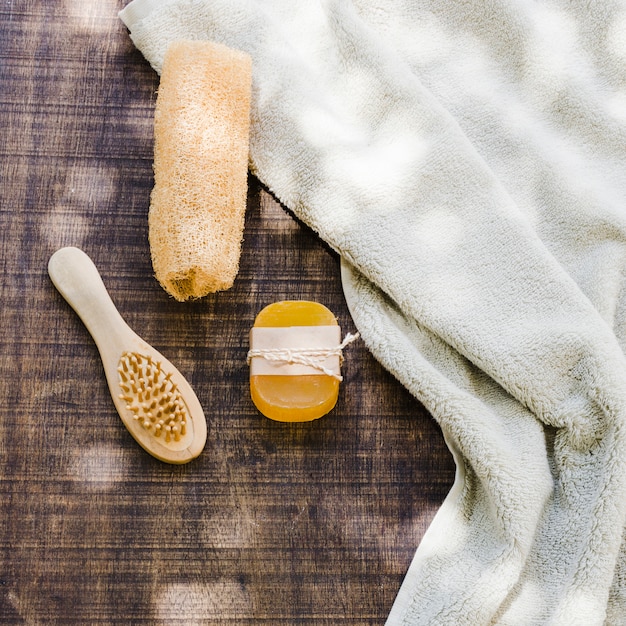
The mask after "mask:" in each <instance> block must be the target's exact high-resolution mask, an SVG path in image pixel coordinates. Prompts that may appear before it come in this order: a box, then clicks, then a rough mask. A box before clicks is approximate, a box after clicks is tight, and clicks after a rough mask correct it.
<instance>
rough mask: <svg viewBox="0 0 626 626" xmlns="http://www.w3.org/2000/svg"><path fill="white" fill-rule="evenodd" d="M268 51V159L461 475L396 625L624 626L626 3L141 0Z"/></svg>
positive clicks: (145, 21)
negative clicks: (329, 249)
mask: <svg viewBox="0 0 626 626" xmlns="http://www.w3.org/2000/svg"><path fill="white" fill-rule="evenodd" d="M120 16H121V18H122V19H123V20H124V21H125V23H126V24H127V26H128V27H129V29H130V31H131V37H132V39H133V41H134V43H135V45H136V46H137V47H138V48H139V49H140V50H141V51H142V52H143V54H144V55H145V56H146V58H147V59H148V61H149V62H150V63H151V64H152V66H153V67H154V68H155V70H156V71H157V72H158V71H160V67H161V63H162V59H163V54H164V52H165V50H166V48H167V46H168V44H169V43H170V42H171V41H173V40H175V39H210V40H213V41H218V42H221V43H224V44H226V45H228V46H230V47H233V48H238V49H241V50H243V51H245V52H247V53H248V54H250V55H251V57H252V60H253V98H252V100H253V101H252V120H251V123H252V127H251V146H250V155H251V169H252V171H253V173H254V174H255V175H256V176H258V177H259V179H260V180H261V181H262V182H263V183H264V184H266V185H267V186H268V187H269V188H270V189H271V190H272V191H273V193H274V194H275V195H276V197H277V198H278V199H279V200H280V201H281V202H283V203H284V204H285V205H286V206H288V207H289V208H290V209H291V210H292V211H293V212H294V213H295V214H296V215H297V216H298V217H299V218H300V219H302V220H303V221H304V222H306V223H307V224H309V225H310V226H311V227H312V228H313V229H314V230H315V231H316V232H317V233H319V235H320V236H321V237H322V238H323V239H324V240H325V241H327V242H328V243H329V244H330V245H331V246H333V247H334V248H335V249H336V250H337V251H338V252H339V253H340V255H341V257H342V281H343V284H344V290H345V293H346V298H347V301H348V305H349V307H350V311H351V313H352V315H353V318H354V321H355V324H356V326H357V328H358V329H359V331H360V333H361V336H362V338H363V340H364V341H365V342H366V344H367V345H368V347H369V348H370V350H371V351H372V353H373V354H374V355H375V356H376V357H377V358H378V359H379V360H380V361H381V363H382V364H383V365H384V366H385V367H387V368H388V369H389V370H390V371H391V372H393V374H394V375H395V376H396V377H397V378H398V379H399V380H400V381H401V382H402V383H403V384H404V385H405V386H406V387H407V388H408V389H409V390H410V391H411V392H412V393H413V394H414V395H415V397H416V398H418V399H419V400H420V401H421V402H422V403H423V404H424V405H425V406H426V407H427V409H428V410H429V411H430V412H431V413H432V415H433V416H434V417H435V419H436V420H437V421H438V423H439V424H440V426H441V428H442V431H443V433H444V436H445V437H446V441H447V442H448V445H449V447H450V449H451V451H452V453H453V455H454V458H455V461H456V463H457V469H458V471H457V479H456V481H455V485H454V487H453V489H452V491H451V493H450V494H449V496H448V498H447V499H446V501H445V503H444V504H443V506H442V507H441V509H440V511H439V512H438V514H437V516H436V517H435V519H434V521H433V522H432V524H431V527H430V528H429V530H428V532H427V533H426V535H425V537H424V539H423V540H422V542H421V543H420V546H419V547H418V549H417V552H416V555H415V558H414V560H413V563H412V564H411V566H410V568H409V571H408V573H407V576H406V578H405V581H404V583H403V585H402V587H401V589H400V592H399V594H398V597H397V599H396V602H395V603H394V605H393V607H392V608H391V612H390V615H389V619H388V624H390V625H391V624H398V625H406V626H408V625H409V624H410V625H417V624H424V625H426V624H428V625H433V624H442V625H443V624H446V625H455V626H458V625H464V624H467V625H468V626H470V625H471V626H476V625H477V624H516V625H517V624H519V625H523V626H527V625H530V624H559V625H563V626H571V625H575V624H581V625H584V626H591V625H594V624H624V623H626V569H625V568H626V547H625V544H624V542H623V540H622V535H623V531H624V524H625V520H626V432H625V419H626V358H625V356H624V346H625V345H626V344H625V342H626V324H625V322H626V319H625V316H626V306H625V305H626V301H625V299H626V289H624V287H625V286H626V277H625V275H624V274H625V268H626V263H625V259H626V88H625V85H626V69H625V67H626V64H625V61H626V37H625V35H624V33H625V32H626V2H625V1H624V0H614V1H613V0H603V1H601V2H597V3H594V4H593V5H590V4H589V3H587V2H583V1H582V0H571V1H565V0H549V1H548V0H536V1H531V0H528V1H522V2H520V1H519V0H509V1H505V0H493V1H492V2H484V1H483V0H468V1H467V2H462V3H458V2H453V1H450V0H448V1H445V0H432V1H430V2H419V3H418V2H404V1H402V0H354V2H349V1H348V0H320V1H316V2H296V3H294V2H293V1H292V0H168V1H166V2H157V1H156V0H133V2H132V3H131V4H130V5H129V6H128V7H127V8H126V9H125V10H124V11H122V13H121V14H120Z"/></svg>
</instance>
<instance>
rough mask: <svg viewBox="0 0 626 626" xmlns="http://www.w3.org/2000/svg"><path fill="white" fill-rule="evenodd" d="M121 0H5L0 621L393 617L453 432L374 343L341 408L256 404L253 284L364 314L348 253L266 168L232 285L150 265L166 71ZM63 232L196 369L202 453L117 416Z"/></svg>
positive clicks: (172, 352)
mask: <svg viewBox="0 0 626 626" xmlns="http://www.w3.org/2000/svg"><path fill="white" fill-rule="evenodd" d="M123 6H124V1H123V0H97V1H96V0H81V1H78V0H77V1H72V0H66V1H61V0H52V1H50V2H41V1H35V0H8V1H7V2H3V3H2V4H0V127H1V132H0V182H1V184H0V219H1V225H0V226H1V231H0V233H1V234H0V240H1V242H2V252H1V256H0V259H1V262H2V281H1V288H2V292H1V295H2V328H1V331H0V342H1V350H0V364H1V371H0V498H1V500H0V551H1V553H0V623H2V624H29V625H30V624H43V623H57V624H62V625H69V624H81V625H88V624H167V625H169V624H185V625H188V626H189V625H192V624H236V625H245V624H276V625H285V626H286V625H288V624H333V625H336V624H382V623H383V622H384V620H385V617H386V615H387V613H388V611H389V609H390V607H391V604H392V602H393V600H394V598H395V595H396V593H397V591H398V588H399V586H400V583H401V581H402V578H403V576H404V574H405V572H406V569H407V567H408V565H409V562H410V560H411V558H412V556H413V553H414V550H415V548H416V547H417V545H418V543H419V540H420V538H421V537H422V535H423V533H424V531H425V530H426V528H427V526H428V524H429V522H430V520H431V519H432V517H433V515H434V514H435V512H436V510H437V508H438V506H439V505H440V503H441V502H442V500H443V498H444V497H445V495H446V494H447V492H448V490H449V488H450V485H451V483H452V480H453V471H454V470H453V463H452V460H451V458H450V455H449V453H448V451H447V449H446V448H445V445H444V443H443V440H442V436H441V433H440V431H439V429H438V427H437V426H436V424H435V423H434V421H433V420H432V418H431V417H430V416H429V415H428V414H427V413H426V412H425V411H424V409H423V408H422V407H421V406H420V405H419V404H418V403H417V402H416V401H415V400H414V399H412V398H411V396H409V394H408V393H407V392H406V391H405V390H404V389H403V388H402V387H401V386H400V385H399V384H398V383H397V382H396V381H395V380H394V379H392V377H391V376H390V375H389V374H387V373H386V372H385V371H384V370H383V369H382V368H381V367H380V366H379V365H378V364H377V363H376V362H375V361H374V360H373V359H372V357H371V356H370V355H369V353H368V352H367V350H366V349H365V347H364V346H363V344H362V343H357V344H353V346H351V347H350V348H348V349H347V351H346V363H345V366H344V370H343V372H344V374H345V381H344V383H343V385H342V389H341V395H340V399H339V402H338V405H337V407H336V408H335V410H334V411H333V412H332V413H331V414H330V415H328V416H326V417H324V418H322V419H321V420H318V421H316V422H312V423H308V424H301V425H286V424H280V423H275V422H271V421H270V420H267V419H265V418H263V417H262V416H261V415H259V414H258V412H257V411H256V410H255V408H254V406H253V405H252V403H251V401H250V398H249V393H248V382H247V377H248V368H247V365H246V362H245V357H246V351H247V335H248V331H249V328H250V326H251V325H252V323H253V320H254V317H255V315H256V313H257V312H258V311H259V310H260V309H261V308H262V307H263V306H265V305H266V304H269V303H271V302H274V301H276V300H280V299H301V298H302V299H311V300H317V301H319V302H322V303H323V304H325V305H326V306H328V307H329V308H331V310H333V311H334V312H335V314H336V315H337V316H338V318H339V321H340V324H341V326H342V329H343V331H344V332H351V331H354V327H353V324H352V322H351V319H350V317H349V314H348V311H347V309H346V305H345V302H344V299H343V295H342V290H341V283H340V280H339V263H338V258H337V257H336V255H335V254H333V253H332V252H331V251H330V250H329V249H328V248H327V247H326V246H325V245H324V244H323V242H321V241H320V240H319V239H318V238H317V237H316V236H315V234H314V233H312V232H311V231H310V230H308V229H307V228H306V227H304V226H303V225H301V224H299V223H298V222H297V221H296V220H294V219H293V217H292V216H291V215H290V214H289V213H287V212H286V211H285V210H284V209H283V208H281V207H280V206H279V205H278V204H277V203H276V201H275V200H274V199H273V198H272V197H271V196H270V195H269V194H268V193H267V192H266V191H265V190H264V189H263V188H262V187H261V185H260V184H259V183H258V182H257V181H256V180H255V179H254V178H251V179H250V185H249V206H248V212H247V223H246V238H245V243H244V246H243V256H242V259H241V270H240V274H239V277H238V279H237V282H236V284H235V286H234V287H233V289H231V290H230V291H228V292H223V293H220V294H217V295H215V296H210V297H207V298H205V299H203V300H201V301H199V302H195V303H191V304H180V303H176V302H174V301H173V300H172V299H170V298H168V297H167V295H166V294H165V292H164V291H163V290H162V289H161V288H160V287H159V286H158V284H157V283H156V281H155V280H154V278H153V276H152V269H151V264H150V256H149V248H148V242H147V208H148V203H149V194H150V190H151V187H152V118H153V111H154V104H155V91H156V88H157V85H158V79H157V76H156V74H155V73H154V72H153V71H152V69H151V68H150V67H149V66H148V64H147V63H146V62H145V61H144V59H143V57H142V56H141V55H140V53H139V52H137V51H136V50H135V49H134V47H133V45H132V42H131V40H130V38H129V37H128V33H127V31H126V29H125V27H124V26H123V24H122V23H121V21H120V20H119V19H118V18H117V11H118V10H120V9H121V8H122V7H123ZM64 245H76V246H78V247H81V248H83V249H84V250H85V251H86V252H87V253H88V254H89V255H90V256H91V257H92V259H93V260H94V262H95V263H96V265H97V266H98V267H99V269H100V271H101V273H102V276H103V279H104V281H105V284H106V285H107V287H108V289H109V292H110V294H111V297H112V298H113V301H114V302H115V303H116V305H117V307H118V308H119V310H120V312H121V313H122V315H123V316H124V317H125V319H126V320H127V322H128V323H129V324H130V326H131V327H132V328H134V330H135V331H137V332H138V334H139V335H141V336H142V337H143V338H144V339H146V340H147V341H148V342H149V343H151V344H153V345H154V346H155V347H156V348H157V349H159V350H160V351H161V352H162V353H163V354H165V355H166V356H167V357H168V358H169V359H170V360H171V361H172V362H174V363H175V364H176V365H177V366H178V368H179V369H180V370H181V372H183V374H184V375H185V376H186V377H187V378H188V380H189V381H190V382H191V383H192V385H193V387H194V389H195V390H196V392H197V395H198V397H199V398H200V401H201V402H202V404H203V406H204V408H205V412H206V415H207V421H208V429H209V433H208V442H207V446H206V449H205V451H204V452H203V454H202V455H201V457H200V458H199V459H197V460H196V461H194V462H193V463H191V464H189V465H186V466H170V465H166V464H163V463H161V462H159V461H157V460H156V459H153V458H152V457H150V456H149V455H147V454H146V453H145V452H143V451H142V450H141V449H140V448H139V447H138V445H137V444H136V443H135V442H134V440H133V439H132V438H131V437H130V436H129V434H128V433H127V431H126V430H125V428H124V426H123V425H122V423H121V421H120V419H119V418H118V417H117V414H116V412H115V409H114V407H113V403H112V401H111V398H110V396H109V393H108V391H107V388H106V384H105V380H104V376H103V372H102V366H101V363H100V361H99V357H98V353H97V350H96V348H95V345H94V344H93V342H92V340H91V338H90V336H89V335H88V333H87V331H86V329H85V328H84V327H83V326H82V324H81V322H80V320H79V319H78V317H77V316H76V315H75V314H74V312H73V311H72V310H71V309H70V307H69V306H68V305H67V304H66V303H65V301H64V300H63V299H62V298H61V296H60V295H59V294H58V293H57V292H56V291H55V289H54V287H53V286H52V284H51V282H50V280H49V278H48V276H47V272H46V264H47V261H48V258H49V257H50V255H51V254H52V253H53V252H54V251H55V250H56V249H57V248H59V247H62V246H64Z"/></svg>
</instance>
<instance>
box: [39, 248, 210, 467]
mask: <svg viewBox="0 0 626 626" xmlns="http://www.w3.org/2000/svg"><path fill="white" fill-rule="evenodd" d="M48 273H49V274H50V278H51V279H52V282H53V283H54V286H55V287H56V288H57V289H58V290H59V292H60V293H61V295H62V296H63V297H64V298H65V299H66V300H67V302H68V303H69V304H70V305H71V306H72V308H73V309H74V310H75V311H76V313H78V315H79V317H80V318H81V319H82V321H83V323H84V324H85V326H86V327H87V330H88V331H89V332H90V333H91V336H92V337H93V339H94V341H95V343H96V346H97V347H98V350H99V351H100V356H101V358H102V364H103V365H104V372H105V375H106V379H107V383H108V385H109V390H110V392H111V396H112V398H113V402H114V403H115V407H116V408H117V411H118V413H119V414H120V417H121V418H122V422H124V425H125V426H126V428H127V429H128V431H129V432H130V434H131V435H132V436H133V437H134V438H135V440H136V441H137V443H139V445H140V446H142V447H143V448H144V449H145V450H146V451H147V452H149V453H150V454H151V455H152V456H154V457H156V458H157V459H160V460H161V461H164V462H166V463H177V464H180V463H187V462H188V461H191V460H192V459H194V458H196V457H197V456H198V455H199V454H200V453H201V452H202V450H203V448H204V445H205V443H206V436H207V430H206V420H205V417H204V412H203V410H202V407H201V406H200V402H199V401H198V398H197V397H196V394H195V393H194V391H193V389H192V388H191V386H190V385H189V383H188V382H187V381H186V380H185V378H184V377H183V376H182V374H181V373H180V372H179V371H178V370H177V369H176V368H175V367H174V366H173V365H172V364H171V363H170V362H169V361H168V360H167V359H166V358H165V357H164V356H163V355H162V354H160V353H159V352H158V351H157V350H155V349H154V348H153V347H152V346H150V345H149V344H147V343H146V342H145V341H144V340H143V339H142V338H141V337H139V336H138V335H137V334H136V333H135V332H134V331H133V330H132V329H131V328H130V327H129V326H128V325H127V324H126V322H125V321H124V320H123V319H122V316H121V315H120V313H119V311H118V310H117V309H116V307H115V305H114V304H113V301H112V300H111V298H110V296H109V294H108V292H107V290H106V287H105V286H104V283H103V282H102V278H101V276H100V273H99V272H98V270H97V268H96V266H95V265H94V264H93V262H92V261H91V259H90V258H89V257H88V256H87V255H86V254H85V253H84V252H83V251H82V250H79V249H78V248H72V247H69V248H61V249H60V250H58V251H57V252H55V253H54V254H53V255H52V257H51V258H50V261H49V263H48Z"/></svg>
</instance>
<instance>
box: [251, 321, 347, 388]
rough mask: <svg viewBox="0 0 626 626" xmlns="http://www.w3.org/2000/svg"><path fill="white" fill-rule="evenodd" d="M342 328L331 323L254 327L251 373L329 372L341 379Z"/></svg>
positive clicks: (319, 373) (297, 374) (283, 374)
mask: <svg viewBox="0 0 626 626" xmlns="http://www.w3.org/2000/svg"><path fill="white" fill-rule="evenodd" d="M342 347H343V346H342V345H341V329H340V328H339V326H338V325H332V326H286V327H266V326H254V327H253V328H252V329H251V330H250V351H249V352H248V362H249V364H250V375H251V376H310V375H324V374H325V375H327V376H332V377H334V378H340V374H339V372H340V369H341V349H342Z"/></svg>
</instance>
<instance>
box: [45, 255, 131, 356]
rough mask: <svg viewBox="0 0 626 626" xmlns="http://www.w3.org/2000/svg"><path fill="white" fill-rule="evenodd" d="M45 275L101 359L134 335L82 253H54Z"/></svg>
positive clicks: (91, 263)
mask: <svg viewBox="0 0 626 626" xmlns="http://www.w3.org/2000/svg"><path fill="white" fill-rule="evenodd" d="M48 273H49V275H50V278H51V279H52V282H53V283H54V286H55V287H56V288H57V289H58V291H59V293H60V294H61V295H62V296H63V297H64V298H65V299H66V300H67V302H68V303H69V305H70V306H71V307H72V308H73V309H74V311H76V313H77V314H78V316H79V317H80V318H81V320H82V321H83V323H84V324H85V326H86V327H87V330H88V331H89V332H90V334H91V336H92V337H93V339H94V341H95V342H96V345H97V346H98V349H99V350H100V352H101V354H102V355H103V356H104V355H105V354H107V353H109V352H110V351H112V350H113V351H116V350H118V348H119V346H120V345H123V344H124V342H125V341H128V339H129V338H130V337H131V336H134V335H135V333H134V332H133V331H132V330H131V329H130V327H129V326H128V325H127V324H126V322H125V321H124V319H123V318H122V316H121V315H120V313H119V311H118V310H117V308H116V307H115V305H114V304H113V300H111V297H110V296H109V293H108V292H107V289H106V287H105V286H104V283H103V282H102V277H101V276H100V273H99V272H98V269H97V268H96V266H95V265H94V263H93V261H92V260H91V259H90V258H89V257H88V256H87V255H86V254H85V253H84V252H83V251H82V250H79V249H78V248H74V247H68V248H61V249H60V250H57V251H56V252H55V253H54V254H53V255H52V257H50V261H49V262H48ZM118 355H119V352H118Z"/></svg>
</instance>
